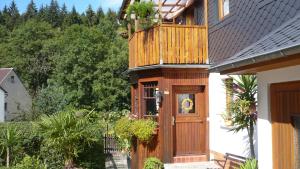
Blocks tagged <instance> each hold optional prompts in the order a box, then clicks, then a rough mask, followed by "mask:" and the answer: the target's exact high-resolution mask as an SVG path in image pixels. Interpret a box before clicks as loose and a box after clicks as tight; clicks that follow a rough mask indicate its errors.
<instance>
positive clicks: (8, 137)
mask: <svg viewBox="0 0 300 169" xmlns="http://www.w3.org/2000/svg"><path fill="white" fill-rule="evenodd" d="M19 140H20V133H19V132H18V130H17V128H16V127H12V126H7V128H6V129H5V130H3V131H2V132H1V136H0V146H1V148H2V150H1V153H4V152H5V154H6V167H7V168H9V166H10V160H11V159H10V158H11V155H12V154H11V153H12V150H13V147H14V146H15V145H16V144H18V142H19Z"/></svg>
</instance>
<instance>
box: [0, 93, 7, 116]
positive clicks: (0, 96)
mask: <svg viewBox="0 0 300 169" xmlns="http://www.w3.org/2000/svg"><path fill="white" fill-rule="evenodd" d="M5 95H6V91H5V90H4V89H3V88H2V87H0V105H1V106H0V122H3V121H4V119H5V106H4V105H5Z"/></svg>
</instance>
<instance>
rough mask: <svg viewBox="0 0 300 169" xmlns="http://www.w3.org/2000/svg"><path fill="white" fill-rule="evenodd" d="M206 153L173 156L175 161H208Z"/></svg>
mask: <svg viewBox="0 0 300 169" xmlns="http://www.w3.org/2000/svg"><path fill="white" fill-rule="evenodd" d="M207 160H208V159H207V156H206V155H192V156H175V157H173V163H190V162H201V161H207Z"/></svg>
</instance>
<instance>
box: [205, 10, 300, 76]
mask: <svg viewBox="0 0 300 169" xmlns="http://www.w3.org/2000/svg"><path fill="white" fill-rule="evenodd" d="M299 48H300V14H298V15H296V16H295V17H294V18H292V19H290V20H288V21H287V22H285V23H284V24H283V25H281V26H280V27H278V28H277V29H275V30H274V31H272V32H270V33H269V34H268V35H266V36H264V37H263V38H261V39H260V40H258V41H257V42H255V43H253V44H252V45H250V46H248V47H246V48H245V49H243V50H241V51H240V52H238V53H236V54H235V55H233V56H232V57H229V58H228V59H225V60H224V61H223V62H221V63H218V64H216V65H213V66H212V67H211V68H210V70H211V71H218V72H219V71H224V70H228V69H231V68H236V67H241V66H246V65H250V64H252V63H254V62H255V63H257V62H258V61H268V60H272V59H277V58H280V57H284V56H286V55H287V52H286V53H285V51H287V50H291V49H293V50H294V49H299ZM297 52H299V50H298V51H297ZM290 54H291V52H289V55H290ZM293 54H295V53H293Z"/></svg>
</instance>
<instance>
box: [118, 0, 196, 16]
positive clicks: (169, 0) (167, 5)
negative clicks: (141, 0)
mask: <svg viewBox="0 0 300 169" xmlns="http://www.w3.org/2000/svg"><path fill="white" fill-rule="evenodd" d="M145 1H149V0H145ZM151 1H152V2H153V3H154V4H155V8H156V10H159V7H158V6H159V2H160V1H161V3H162V7H161V13H162V17H163V18H165V19H172V18H174V17H176V16H178V15H179V14H180V13H181V12H183V11H184V9H186V8H187V7H189V6H190V5H192V4H193V2H194V0H151ZM131 3H133V0H123V3H122V5H121V8H120V13H119V19H123V18H124V16H125V15H126V8H127V7H128V6H129V4H131Z"/></svg>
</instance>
